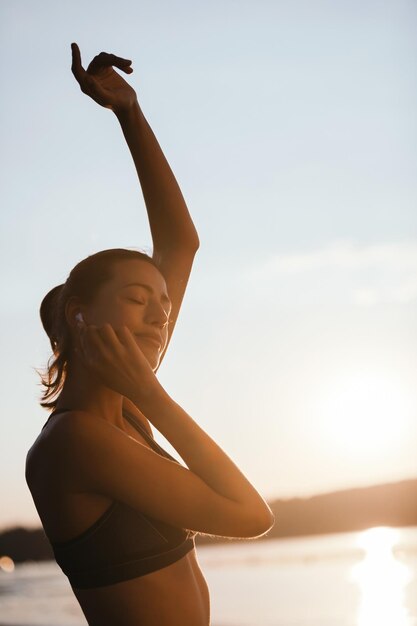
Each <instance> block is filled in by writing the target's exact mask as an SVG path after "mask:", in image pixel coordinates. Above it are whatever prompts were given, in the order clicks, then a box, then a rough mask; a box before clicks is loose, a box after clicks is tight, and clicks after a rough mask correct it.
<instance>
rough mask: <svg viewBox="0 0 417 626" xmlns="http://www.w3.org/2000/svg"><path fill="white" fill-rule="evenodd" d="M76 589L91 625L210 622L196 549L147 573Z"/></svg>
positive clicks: (203, 625) (205, 624) (190, 625)
mask: <svg viewBox="0 0 417 626" xmlns="http://www.w3.org/2000/svg"><path fill="white" fill-rule="evenodd" d="M73 591H74V594H75V595H76V597H77V599H78V602H79V603H80V606H81V608H82V610H83V612H84V615H85V617H86V619H87V621H88V624H89V626H185V625H186V626H209V624H210V600H209V591H208V587H207V583H206V580H205V578H204V576H203V573H202V571H201V569H200V566H199V564H198V561H197V556H196V551H195V549H193V550H192V551H191V552H189V553H188V554H186V555H185V556H184V557H182V558H181V559H180V560H179V561H176V562H175V563H173V564H172V565H168V566H167V567H164V568H162V569H160V570H158V571H156V572H151V573H150V574H146V575H145V576H140V577H138V578H133V579H131V580H127V581H124V582H121V583H116V584H114V585H107V586H105V587H99V588H95V589H73Z"/></svg>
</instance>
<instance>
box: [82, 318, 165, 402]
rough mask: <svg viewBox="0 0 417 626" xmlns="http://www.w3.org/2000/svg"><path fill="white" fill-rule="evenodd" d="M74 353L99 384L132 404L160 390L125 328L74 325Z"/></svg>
mask: <svg viewBox="0 0 417 626" xmlns="http://www.w3.org/2000/svg"><path fill="white" fill-rule="evenodd" d="M77 329H78V338H77V341H76V349H77V354H78V355H79V356H80V357H81V360H82V361H83V363H84V365H85V366H86V368H87V369H88V370H90V371H91V372H92V373H93V374H94V375H95V376H96V377H97V378H98V379H99V380H100V382H102V384H103V385H105V386H106V387H109V388H110V389H113V390H114V391H116V392H117V393H120V394H121V395H122V396H125V397H126V398H129V399H130V400H132V402H134V403H135V404H136V403H137V402H138V401H141V400H142V401H143V402H146V401H147V400H149V399H152V398H153V397H154V396H155V394H158V393H160V392H161V391H163V388H162V386H161V384H160V383H159V381H158V379H157V377H156V376H155V372H154V371H153V369H152V367H151V366H150V364H149V362H148V360H147V358H146V357H145V355H144V354H143V352H142V350H141V349H140V348H139V346H138V344H137V342H136V340H135V337H134V335H133V334H132V333H131V331H130V330H129V329H128V328H127V327H126V326H122V327H121V328H117V329H116V328H114V327H113V326H112V325H111V324H109V323H107V324H104V325H103V326H95V325H94V324H89V325H86V324H85V323H81V322H78V323H77Z"/></svg>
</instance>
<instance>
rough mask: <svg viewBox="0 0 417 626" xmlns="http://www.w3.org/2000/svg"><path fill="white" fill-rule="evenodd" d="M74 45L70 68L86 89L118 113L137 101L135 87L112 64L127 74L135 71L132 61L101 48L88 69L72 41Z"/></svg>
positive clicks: (97, 100)
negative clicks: (82, 62)
mask: <svg viewBox="0 0 417 626" xmlns="http://www.w3.org/2000/svg"><path fill="white" fill-rule="evenodd" d="M71 49H72V65H71V71H72V73H73V74H74V76H75V78H76V80H77V81H78V83H79V85H80V88H81V91H82V92H83V93H85V94H87V96H90V98H92V99H93V100H95V101H96V102H98V104H100V105H101V106H103V107H106V108H107V109H111V110H112V111H113V112H114V113H116V114H118V113H122V112H123V111H126V110H128V109H130V108H131V107H132V106H133V105H134V104H135V103H136V102H137V97H136V92H135V90H134V89H133V87H131V86H130V85H129V84H128V83H127V82H126V81H125V80H124V79H123V78H122V77H121V76H120V74H118V73H117V72H115V71H114V69H113V67H112V66H113V65H114V66H115V67H117V68H118V69H120V70H122V71H123V72H125V73H126V74H131V73H132V72H133V69H132V68H131V67H130V65H131V63H132V61H129V60H128V59H122V58H121V57H117V56H116V55H114V54H108V53H107V52H100V54H98V55H97V56H95V57H94V59H93V60H92V61H91V63H90V65H89V66H88V68H87V71H86V70H85V69H84V68H83V66H82V64H81V54H80V49H79V47H78V46H77V44H76V43H72V44H71Z"/></svg>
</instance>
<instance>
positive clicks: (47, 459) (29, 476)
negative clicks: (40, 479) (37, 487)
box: [25, 411, 86, 484]
mask: <svg viewBox="0 0 417 626" xmlns="http://www.w3.org/2000/svg"><path fill="white" fill-rule="evenodd" d="M80 413H81V412H80V411H66V412H65V413H60V414H59V415H54V416H52V418H51V420H50V421H47V422H46V423H45V424H44V427H43V428H42V430H41V432H40V433H39V435H38V436H37V438H36V439H35V441H34V442H33V444H32V445H31V446H30V448H29V450H28V451H27V453H26V463H25V476H26V482H27V483H28V484H30V481H31V480H35V478H36V477H37V476H39V474H40V472H41V471H45V470H51V469H52V463H53V461H54V459H56V458H59V456H60V453H61V450H60V447H59V446H60V443H62V440H63V430H65V428H66V427H67V425H68V424H69V423H71V422H72V421H73V420H74V419H75V418H78V420H79V419H81V418H80V416H79V414H80ZM77 416H78V417H77ZM84 421H85V422H86V420H84Z"/></svg>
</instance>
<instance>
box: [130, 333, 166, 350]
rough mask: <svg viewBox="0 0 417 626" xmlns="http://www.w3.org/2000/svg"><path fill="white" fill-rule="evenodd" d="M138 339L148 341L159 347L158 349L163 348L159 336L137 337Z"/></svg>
mask: <svg viewBox="0 0 417 626" xmlns="http://www.w3.org/2000/svg"><path fill="white" fill-rule="evenodd" d="M136 337H140V339H147V340H148V341H149V342H150V343H153V344H154V345H155V346H158V348H160V347H161V344H162V340H161V338H160V337H158V336H157V335H136Z"/></svg>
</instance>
